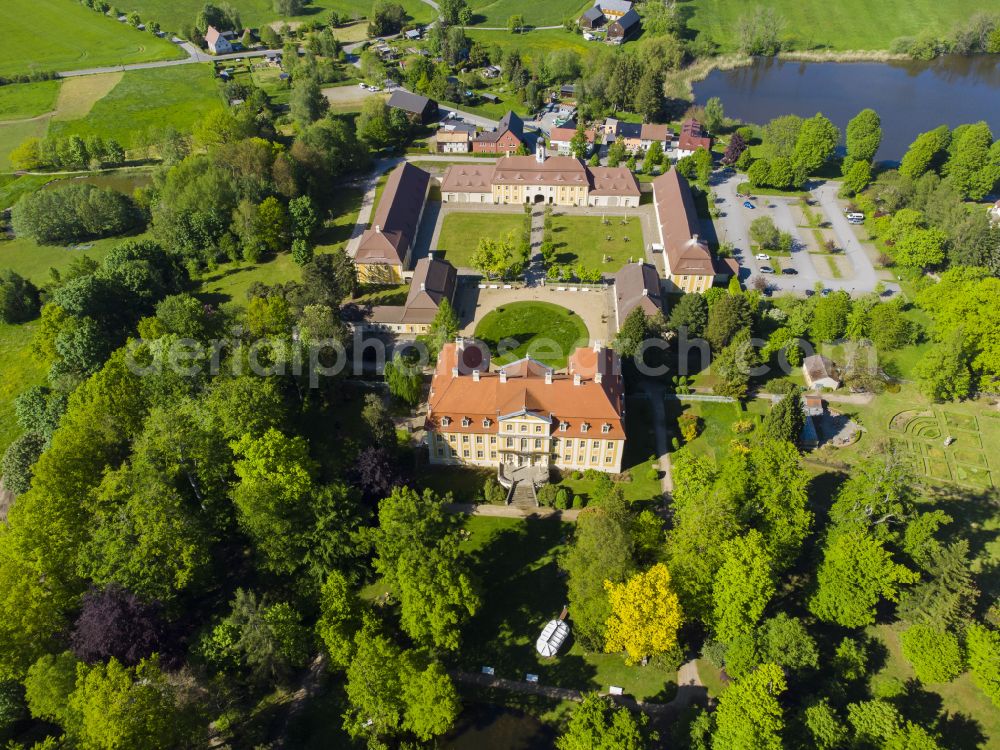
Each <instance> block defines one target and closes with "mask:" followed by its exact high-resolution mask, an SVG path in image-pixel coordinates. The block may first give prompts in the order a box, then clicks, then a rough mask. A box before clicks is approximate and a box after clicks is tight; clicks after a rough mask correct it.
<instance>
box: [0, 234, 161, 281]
mask: <svg viewBox="0 0 1000 750" xmlns="http://www.w3.org/2000/svg"><path fill="white" fill-rule="evenodd" d="M142 236H145V235H137V237H142ZM126 239H134V238H127V237H109V238H107V239H103V240H89V241H87V242H83V243H80V244H79V245H76V246H74V247H73V248H69V247H66V246H63V245H39V244H38V243H37V242H35V241H34V240H32V239H29V238H27V237H18V238H17V239H13V240H0V268H10V269H12V270H14V271H16V272H17V273H19V274H21V275H22V276H24V277H25V278H26V279H30V280H31V281H32V282H34V283H35V284H37V285H41V284H43V283H45V282H46V281H48V279H49V269H50V268H55V269H58V270H62V269H63V268H66V267H67V266H68V265H69V264H70V263H72V262H73V259H74V258H78V257H80V256H81V255H88V256H90V257H91V258H93V259H94V260H97V261H99V260H101V259H102V258H104V256H105V255H107V254H108V253H109V252H110V251H111V248H113V247H114V246H115V245H117V244H118V243H119V242H123V241H124V240H126Z"/></svg>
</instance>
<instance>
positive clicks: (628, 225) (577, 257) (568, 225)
mask: <svg viewBox="0 0 1000 750" xmlns="http://www.w3.org/2000/svg"><path fill="white" fill-rule="evenodd" d="M604 221H607V222H608V223H607V224H603V223H602V219H601V217H598V216H570V215H567V214H563V215H559V214H553V216H552V232H551V235H550V236H551V241H552V243H553V245H554V247H555V252H556V256H555V262H556V264H557V265H564V266H576V265H583V266H586V267H587V268H599V269H600V270H601V271H602V272H604V273H614V272H615V271H617V270H618V269H619V268H621V267H622V266H623V265H625V264H626V263H629V262H632V261H636V260H642V259H643V258H644V257H645V255H644V252H643V242H642V222H641V221H640V220H639V217H638V216H630V217H628V219H627V220H626V219H625V217H622V216H608V217H607V218H606V219H604ZM623 222H625V223H623ZM608 237H610V238H611V239H610V240H609V239H608Z"/></svg>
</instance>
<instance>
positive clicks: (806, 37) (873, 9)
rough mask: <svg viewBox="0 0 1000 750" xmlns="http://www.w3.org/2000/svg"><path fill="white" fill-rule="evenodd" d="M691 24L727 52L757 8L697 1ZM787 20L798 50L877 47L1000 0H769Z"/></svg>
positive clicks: (997, 7)
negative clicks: (971, 1)
mask: <svg viewBox="0 0 1000 750" xmlns="http://www.w3.org/2000/svg"><path fill="white" fill-rule="evenodd" d="M689 7H690V8H691V9H692V10H693V16H692V18H691V19H690V21H688V26H689V27H691V28H692V29H695V30H697V31H702V32H705V33H707V34H708V35H709V36H710V37H711V38H712V40H713V41H714V42H716V43H717V44H719V45H721V46H722V47H723V50H724V51H732V50H735V49H736V48H737V46H738V44H739V38H738V24H739V20H740V18H741V17H742V16H743V15H745V14H747V13H751V12H753V7H752V6H748V5H747V4H746V3H740V2H736V0H693V1H692V2H691V4H690V6H689ZM767 7H768V8H772V9H773V10H774V11H775V12H776V13H777V14H778V15H779V16H781V18H783V19H784V22H785V25H784V27H783V29H782V31H781V37H782V39H785V40H788V41H789V42H790V47H791V48H793V49H803V50H806V49H830V50H875V49H889V47H890V45H891V44H892V41H893V40H894V39H896V38H897V37H901V36H918V35H920V34H921V33H923V32H928V33H942V32H946V31H950V30H951V29H952V28H953V27H954V26H955V24H956V23H958V22H959V21H960V20H965V19H966V18H968V17H969V16H971V15H972V14H973V13H975V12H996V11H1000V0H983V1H982V2H979V3H976V4H975V6H970V5H969V4H967V3H964V2H961V0H943V1H941V2H938V1H936V0H912V1H910V2H906V1H904V0H885V1H884V2H880V3H871V2H866V0H842V1H841V2H836V3H829V2H822V1H821V0H806V1H805V2H796V1H795V0H774V1H773V2H769V3H767Z"/></svg>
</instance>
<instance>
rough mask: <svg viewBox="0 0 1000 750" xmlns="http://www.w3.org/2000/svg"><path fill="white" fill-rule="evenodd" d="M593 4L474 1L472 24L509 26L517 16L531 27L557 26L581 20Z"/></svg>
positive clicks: (548, 0)
mask: <svg viewBox="0 0 1000 750" xmlns="http://www.w3.org/2000/svg"><path fill="white" fill-rule="evenodd" d="M592 4H593V3H590V2H587V3H583V4H582V5H581V3H580V0H546V2H544V3H531V2H525V1H524V0H492V2H482V0H479V1H477V0H473V2H471V3H469V5H470V6H471V7H472V13H473V17H472V22H473V23H475V24H482V25H484V26H502V27H506V26H507V19H508V18H510V17H511V16H513V15H515V14H520V15H522V16H524V21H525V23H527V24H529V25H530V26H557V25H559V24H561V23H562V22H563V21H565V20H566V19H567V18H573V19H576V18H579V16H580V14H581V13H583V11H584V10H586V9H587V8H588V7H589V6H590V5H592Z"/></svg>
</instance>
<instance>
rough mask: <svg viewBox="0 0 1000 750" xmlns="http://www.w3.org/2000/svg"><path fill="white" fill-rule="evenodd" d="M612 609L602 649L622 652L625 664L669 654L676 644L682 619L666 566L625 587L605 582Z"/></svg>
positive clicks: (654, 569)
mask: <svg viewBox="0 0 1000 750" xmlns="http://www.w3.org/2000/svg"><path fill="white" fill-rule="evenodd" d="M604 588H605V589H606V590H607V592H608V601H609V603H610V606H611V616H610V617H609V618H608V621H607V624H606V632H605V644H604V649H605V651H607V652H609V653H615V652H619V651H625V654H626V657H625V660H626V662H627V663H628V664H638V663H639V662H641V661H642V660H643V659H645V658H647V657H650V656H655V655H656V654H661V653H665V652H667V651H669V650H670V649H672V648H673V647H674V646H675V645H676V644H677V630H678V628H679V627H680V625H681V621H682V616H681V609H680V604H679V603H678V600H677V594H676V593H674V590H673V587H672V586H671V583H670V573H669V572H668V571H667V567H666V566H665V565H663V564H662V563H661V564H657V565H654V566H653V567H652V568H650V569H649V570H647V571H645V572H643V573H637V574H636V575H634V576H632V577H631V578H629V579H628V580H627V581H625V583H621V584H615V583H612V582H611V581H605V582H604Z"/></svg>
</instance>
